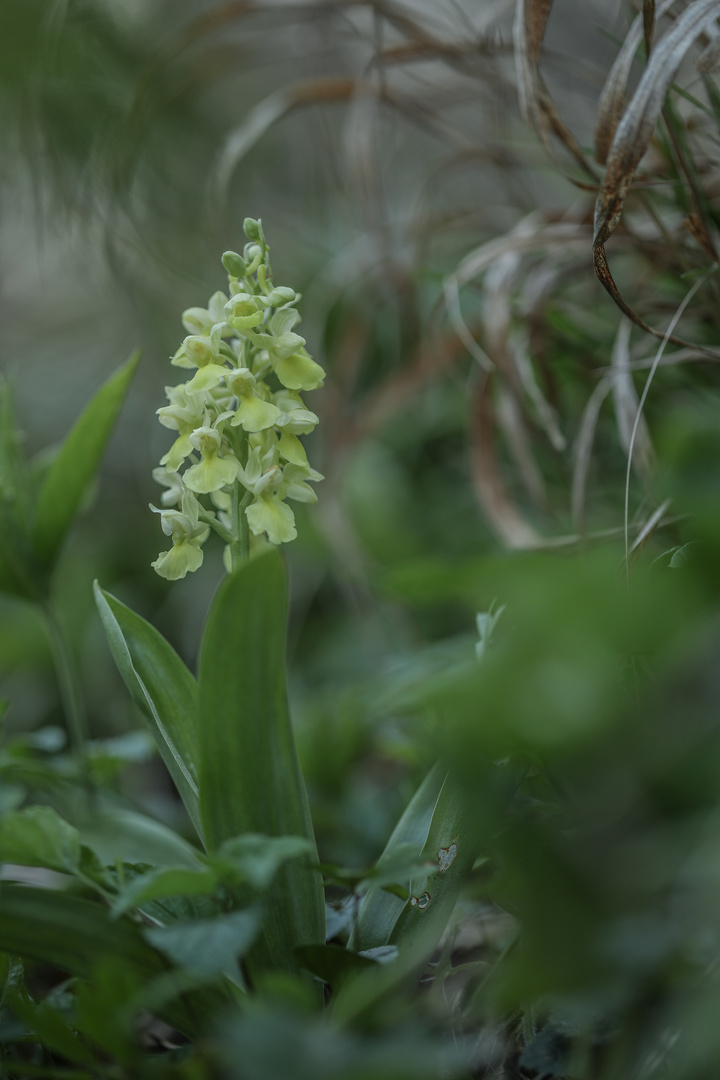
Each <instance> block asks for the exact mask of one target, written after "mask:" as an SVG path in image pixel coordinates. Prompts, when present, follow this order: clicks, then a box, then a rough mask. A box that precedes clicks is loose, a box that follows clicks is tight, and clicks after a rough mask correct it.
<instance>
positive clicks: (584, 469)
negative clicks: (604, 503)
mask: <svg viewBox="0 0 720 1080" xmlns="http://www.w3.org/2000/svg"><path fill="white" fill-rule="evenodd" d="M611 388H612V378H611V376H610V375H606V376H605V377H604V378H603V379H601V380H600V382H599V383H598V384H597V386H596V387H595V389H594V390H593V392H592V394H591V395H590V397H589V398H588V402H587V405H586V406H585V411H584V412H583V415H582V419H581V421H580V430H579V431H578V435H577V439H576V441H575V467H574V469H573V477H572V495H571V513H572V520H573V524H574V525H575V528H576V529H577V530H578V532H579V533H582V532H583V530H584V524H585V495H586V493H587V478H588V472H589V471H590V461H591V458H592V448H593V442H594V440H595V430H596V428H597V422H598V417H599V416H600V409H601V408H602V404H603V402H604V400H605V398H606V397H607V396H608V394H609V393H610V390H611Z"/></svg>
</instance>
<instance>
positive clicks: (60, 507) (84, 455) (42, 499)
mask: <svg viewBox="0 0 720 1080" xmlns="http://www.w3.org/2000/svg"><path fill="white" fill-rule="evenodd" d="M139 359H140V354H139V353H138V352H135V353H133V355H132V356H131V357H130V359H129V360H128V361H127V363H125V364H124V365H123V366H122V367H121V368H120V369H119V370H118V371H116V372H115V374H114V375H112V376H111V377H110V378H109V379H108V380H107V382H106V383H104V385H103V386H102V387H101V388H100V390H98V392H97V393H96V394H95V396H94V397H93V399H92V400H91V401H90V404H89V405H88V406H87V407H86V409H85V411H84V412H83V413H82V415H81V416H80V418H79V419H78V420H77V421H76V423H75V425H74V426H73V428H72V429H71V431H70V432H69V434H68V435H67V437H66V439H65V440H64V442H63V444H62V446H61V447H60V450H59V452H58V454H57V456H56V457H55V458H54V460H53V462H52V464H51V465H50V468H49V469H48V471H47V474H46V476H45V479H44V481H43V483H42V486H41V488H40V491H39V493H38V498H37V503H36V505H35V517H34V522H33V528H32V542H33V548H34V551H35V554H36V557H37V559H38V560H39V562H40V563H41V564H42V565H44V566H45V567H50V566H52V564H53V563H54V562H55V560H56V558H57V556H58V554H59V552H60V548H61V546H62V543H63V540H64V539H65V536H66V534H67V531H68V529H69V528H70V526H71V525H72V523H73V520H74V518H75V516H76V515H77V512H78V510H79V508H80V505H81V503H82V500H83V497H84V496H85V493H86V491H87V489H88V485H89V484H90V482H91V481H92V479H93V477H94V476H95V473H96V472H97V470H98V468H99V465H100V460H101V458H102V455H103V452H104V450H105V446H106V444H107V441H108V439H109V438H110V435H111V434H112V430H113V428H114V426H115V421H116V419H117V416H118V413H119V412H120V407H121V406H122V403H123V401H124V399H125V395H126V393H127V390H128V387H129V385H130V381H131V379H132V377H133V374H134V373H135V368H136V367H137V364H138V361H139Z"/></svg>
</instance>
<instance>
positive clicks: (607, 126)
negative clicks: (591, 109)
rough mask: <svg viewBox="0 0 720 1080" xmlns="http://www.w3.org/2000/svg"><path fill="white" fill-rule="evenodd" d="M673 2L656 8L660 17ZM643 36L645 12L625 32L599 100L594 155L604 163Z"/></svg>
mask: <svg viewBox="0 0 720 1080" xmlns="http://www.w3.org/2000/svg"><path fill="white" fill-rule="evenodd" d="M674 3H675V0H662V3H661V4H660V6H659V8H658V11H657V17H658V19H659V18H661V16H663V15H664V14H665V13H666V12H667V11H669V10H670V8H671V7H672V6H673V4H674ZM642 37H643V18H642V15H638V16H637V18H635V19H634V20H633V22H632V24H631V26H630V29H629V30H628V32H627V34H626V35H625V40H624V42H623V45H622V48H621V49H620V52H619V53H618V54H617V56H616V57H615V62H614V64H613V65H612V67H611V68H610V71H609V73H608V77H607V79H606V80H605V85H604V86H603V88H602V92H601V94H600V98H599V100H598V108H597V119H596V121H595V159H596V160H597V161H598V162H599V163H600V164H601V165H604V164H605V162H606V161H607V156H608V154H609V152H610V146H611V145H612V141H613V138H614V137H615V132H616V130H617V126H618V124H619V122H620V117H621V116H622V112H623V108H624V105H625V90H626V89H627V83H628V79H629V77H630V70H631V68H632V65H633V60H634V59H635V54H636V52H637V50H638V46H639V44H640V42H641V41H642Z"/></svg>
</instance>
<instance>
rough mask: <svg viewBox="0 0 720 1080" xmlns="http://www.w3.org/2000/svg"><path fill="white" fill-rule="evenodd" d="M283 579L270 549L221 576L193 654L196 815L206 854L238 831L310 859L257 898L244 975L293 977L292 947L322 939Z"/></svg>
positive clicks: (284, 870)
mask: <svg viewBox="0 0 720 1080" xmlns="http://www.w3.org/2000/svg"><path fill="white" fill-rule="evenodd" d="M287 603H288V601H287V582H286V576H285V569H284V566H283V563H282V560H281V557H280V555H279V553H278V551H277V550H276V549H274V548H273V549H271V550H269V551H267V552H264V553H263V554H262V555H259V556H258V557H256V558H254V559H252V560H251V561H249V562H247V563H245V564H244V565H243V566H241V567H240V568H239V569H238V570H237V571H236V572H235V573H234V574H232V575H231V576H230V577H228V578H227V579H226V580H225V582H224V583H223V584H222V585H221V587H220V589H219V590H218V593H217V596H216V597H215V600H214V601H213V605H212V608H211V610H210V615H209V617H208V623H207V626H206V628H205V632H204V635H203V640H202V644H201V649H200V680H199V682H200V727H199V740H200V747H201V755H200V763H201V764H200V808H201V813H202V823H203V830H204V834H205V839H206V842H207V845H208V848H209V849H217V848H219V847H220V846H221V845H222V844H223V843H224V842H225V841H227V840H230V839H232V838H233V837H236V836H241V835H242V834H243V833H248V832H251V833H262V834H266V835H268V836H273V837H281V836H301V837H305V838H306V839H307V840H309V841H310V842H311V844H312V846H313V856H312V857H308V858H305V859H294V860H292V861H290V862H288V863H287V864H286V865H284V866H282V867H281V868H280V870H279V871H278V874H277V876H276V878H275V880H274V882H273V885H272V887H271V888H270V889H269V891H268V892H267V893H266V894H265V896H264V898H263V902H264V906H265V912H266V918H265V921H264V924H263V931H262V935H261V937H260V938H259V940H258V943H257V945H256V946H255V948H254V949H253V950H252V951H251V954H250V956H249V957H248V961H247V963H248V967H249V970H250V971H251V973H252V972H253V970H254V971H257V972H259V971H262V970H264V969H268V968H269V969H275V970H281V971H296V970H297V963H296V960H295V957H294V955H293V949H294V948H295V946H297V945H319V944H322V943H323V942H324V940H325V934H324V915H325V910H324V903H323V893H322V883H321V879H320V874H319V873H317V872H316V870H314V869H313V867H312V864H313V862H316V859H317V856H316V855H315V854H314V852H315V841H314V834H313V829H312V823H311V820H310V811H309V807H308V801H307V792H306V790H305V785H304V782H303V778H302V775H301V773H300V765H299V762H298V759H297V753H296V751H295V742H294V738H293V733H292V728H291V726H290V717H289V712H288V703H287V693H286V689H285V627H286V620H287Z"/></svg>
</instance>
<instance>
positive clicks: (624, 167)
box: [594, 0, 720, 248]
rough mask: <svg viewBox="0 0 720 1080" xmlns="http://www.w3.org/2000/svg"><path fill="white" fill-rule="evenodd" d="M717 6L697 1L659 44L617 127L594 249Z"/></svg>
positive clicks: (617, 213) (715, 1) (609, 229)
mask: <svg viewBox="0 0 720 1080" xmlns="http://www.w3.org/2000/svg"><path fill="white" fill-rule="evenodd" d="M718 10H720V2H719V0H694V2H693V3H691V4H690V5H689V7H687V8H686V9H685V11H683V13H682V15H680V16H679V18H678V19H677V21H676V22H675V23H674V24H673V26H671V28H670V29H669V30H668V32H667V33H666V34H665V36H664V37H663V38H662V39H661V40H660V41H659V42H658V44H657V45H656V46H655V49H654V50H653V52H652V54H651V56H650V59H649V61H648V65H647V67H646V68H645V71H644V73H643V76H642V78H641V80H640V83H639V84H638V87H637V89H636V91H635V93H634V94H633V97H632V100H631V102H630V104H629V105H628V107H627V109H626V110H625V114H624V116H623V118H622V120H621V121H620V124H619V126H618V129H617V131H616V132H615V138H614V139H613V143H612V147H611V149H610V154H609V156H608V162H607V171H606V173H605V179H604V180H603V183H602V186H601V188H600V191H599V193H598V197H597V202H596V204H595V228H594V232H595V239H594V247H595V248H598V247H599V246H600V245H602V244H604V243H605V241H606V240H607V239H608V237H610V236H611V235H612V233H613V232H614V230H615V229H616V228H617V225H618V223H619V221H620V218H621V216H622V211H623V206H624V205H625V199H626V198H627V193H628V191H629V189H630V184H631V183H632V181H633V178H634V176H635V171H636V169H637V167H638V165H639V164H640V161H641V159H642V157H643V155H644V154H645V151H646V150H647V148H648V146H649V145H650V140H651V138H652V135H653V132H654V130H655V125H656V123H657V119H658V116H659V115H660V110H661V109H662V106H663V101H664V100H665V95H666V93H667V91H668V87H669V86H670V83H671V82H672V80H673V79H674V77H675V73H676V72H677V69H678V68H679V66H680V64H681V63H682V60H683V57H684V56H685V53H686V52H687V51H688V49H689V48H690V46H691V45H692V43H693V42H694V41H695V39H696V38H697V37H698V35H699V34H701V33H702V31H703V29H704V28H705V26H706V25H707V23H708V22H709V21H710V20H711V19H712V18H713V16H714V15H716V14H717V12H718Z"/></svg>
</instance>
